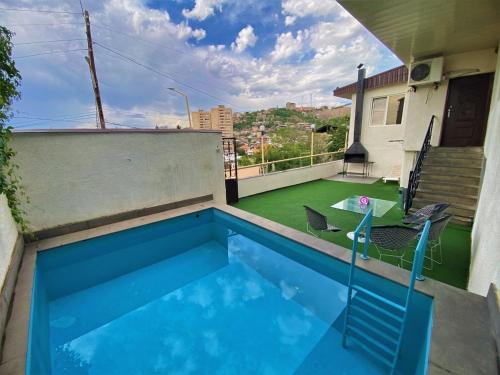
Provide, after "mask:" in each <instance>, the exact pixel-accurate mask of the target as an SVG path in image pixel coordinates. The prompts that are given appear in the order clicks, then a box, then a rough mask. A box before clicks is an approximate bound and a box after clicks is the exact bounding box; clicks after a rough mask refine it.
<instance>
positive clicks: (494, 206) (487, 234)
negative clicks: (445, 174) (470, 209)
mask: <svg viewBox="0 0 500 375" xmlns="http://www.w3.org/2000/svg"><path fill="white" fill-rule="evenodd" d="M499 47H500V46H499ZM499 145H500V57H499V56H497V62H496V74H495V81H494V84H493V93H492V97H491V107H490V113H489V117H488V128H487V131H486V138H485V144H484V156H485V159H486V165H485V169H484V171H483V173H484V174H483V183H482V187H481V192H480V195H479V202H478V206H477V211H476V217H475V221H474V227H473V228H472V249H471V251H472V259H471V266H470V276H469V285H468V289H469V290H470V291H472V292H474V293H478V294H481V295H486V294H487V292H488V288H489V285H490V283H492V282H493V283H495V284H496V286H497V290H499V289H500V210H499V209H498V198H499V197H500V169H499V168H498V166H499V165H500V148H499Z"/></svg>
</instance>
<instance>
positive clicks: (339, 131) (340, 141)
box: [328, 116, 349, 152]
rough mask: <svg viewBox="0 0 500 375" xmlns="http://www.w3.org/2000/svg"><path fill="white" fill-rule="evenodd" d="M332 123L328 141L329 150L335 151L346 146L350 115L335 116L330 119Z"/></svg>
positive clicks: (329, 121) (329, 122) (330, 123)
mask: <svg viewBox="0 0 500 375" xmlns="http://www.w3.org/2000/svg"><path fill="white" fill-rule="evenodd" d="M328 124H329V125H332V127H331V128H330V130H328V134H329V135H330V141H329V143H328V152H335V151H338V150H340V149H342V148H344V147H345V137H346V134H347V130H348V129H349V116H344V117H335V118H331V119H329V120H328Z"/></svg>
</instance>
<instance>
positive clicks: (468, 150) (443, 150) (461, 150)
mask: <svg viewBox="0 0 500 375" xmlns="http://www.w3.org/2000/svg"><path fill="white" fill-rule="evenodd" d="M428 152H429V153H436V154H453V155H457V154H458V155H460V154H461V155H472V156H477V155H480V156H483V155H484V150H483V148H482V147H431V148H430V149H429V151H428Z"/></svg>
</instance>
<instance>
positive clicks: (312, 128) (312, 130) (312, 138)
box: [311, 124, 316, 166]
mask: <svg viewBox="0 0 500 375" xmlns="http://www.w3.org/2000/svg"><path fill="white" fill-rule="evenodd" d="M315 128H316V125H315V124H311V166H312V165H313V159H314V158H313V154H314V129H315Z"/></svg>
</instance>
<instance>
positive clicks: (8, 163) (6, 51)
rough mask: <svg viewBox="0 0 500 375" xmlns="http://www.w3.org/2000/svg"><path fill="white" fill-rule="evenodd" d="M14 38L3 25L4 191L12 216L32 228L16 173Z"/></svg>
mask: <svg viewBox="0 0 500 375" xmlns="http://www.w3.org/2000/svg"><path fill="white" fill-rule="evenodd" d="M11 38H12V33H11V32H10V30H8V29H7V28H5V27H3V26H0V194H5V196H6V197H7V202H8V204H9V207H10V210H11V212H12V217H13V218H14V220H15V221H16V222H17V223H18V224H19V226H20V227H21V230H22V231H23V232H29V228H28V222H27V221H26V220H25V219H24V215H25V212H24V210H23V209H22V202H23V201H27V200H28V199H27V197H26V193H25V192H24V190H23V189H22V187H21V180H20V177H18V175H17V173H16V172H17V170H18V169H19V167H18V166H17V165H16V164H15V163H14V162H13V158H14V156H15V155H16V153H15V151H14V150H13V149H12V147H11V146H10V141H11V138H12V126H10V125H8V122H9V120H10V118H11V117H12V112H11V109H10V108H11V105H12V103H13V101H14V100H15V99H19V98H20V92H19V90H18V86H19V84H20V82H21V75H20V74H19V71H18V70H17V68H16V65H15V63H14V61H13V60H12V42H11Z"/></svg>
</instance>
